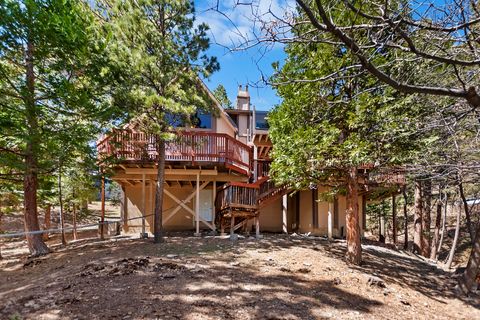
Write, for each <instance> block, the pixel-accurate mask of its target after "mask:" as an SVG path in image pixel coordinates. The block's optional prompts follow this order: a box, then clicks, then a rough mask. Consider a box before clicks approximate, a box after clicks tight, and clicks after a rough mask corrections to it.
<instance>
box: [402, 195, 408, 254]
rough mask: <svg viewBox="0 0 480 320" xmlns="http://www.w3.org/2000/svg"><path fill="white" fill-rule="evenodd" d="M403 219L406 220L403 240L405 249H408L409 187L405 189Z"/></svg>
mask: <svg viewBox="0 0 480 320" xmlns="http://www.w3.org/2000/svg"><path fill="white" fill-rule="evenodd" d="M402 193H403V218H404V219H405V223H404V226H403V232H405V234H404V236H403V237H404V239H403V249H404V250H407V249H408V203H407V202H408V197H407V187H406V186H405V188H403V191H402Z"/></svg>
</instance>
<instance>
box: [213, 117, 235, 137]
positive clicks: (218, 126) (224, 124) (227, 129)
mask: <svg viewBox="0 0 480 320" xmlns="http://www.w3.org/2000/svg"><path fill="white" fill-rule="evenodd" d="M215 130H216V132H217V133H226V134H228V135H229V136H232V137H235V131H234V129H233V128H232V126H231V124H230V123H228V120H227V119H225V118H224V117H222V116H218V117H216V118H215Z"/></svg>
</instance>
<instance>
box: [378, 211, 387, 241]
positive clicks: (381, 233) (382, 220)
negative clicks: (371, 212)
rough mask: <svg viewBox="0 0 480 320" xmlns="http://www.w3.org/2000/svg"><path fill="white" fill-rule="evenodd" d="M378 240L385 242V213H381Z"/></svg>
mask: <svg viewBox="0 0 480 320" xmlns="http://www.w3.org/2000/svg"><path fill="white" fill-rule="evenodd" d="M378 241H380V242H382V243H385V216H384V215H383V213H381V214H380V226H379V235H378Z"/></svg>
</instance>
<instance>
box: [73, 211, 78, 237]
mask: <svg viewBox="0 0 480 320" xmlns="http://www.w3.org/2000/svg"><path fill="white" fill-rule="evenodd" d="M77 238H78V235H77V205H76V204H75V203H74V204H73V240H77Z"/></svg>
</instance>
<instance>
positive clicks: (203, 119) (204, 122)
mask: <svg viewBox="0 0 480 320" xmlns="http://www.w3.org/2000/svg"><path fill="white" fill-rule="evenodd" d="M192 124H193V126H194V127H195V128H201V129H212V115H211V114H210V113H206V112H203V111H197V113H196V114H195V116H193V119H192Z"/></svg>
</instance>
